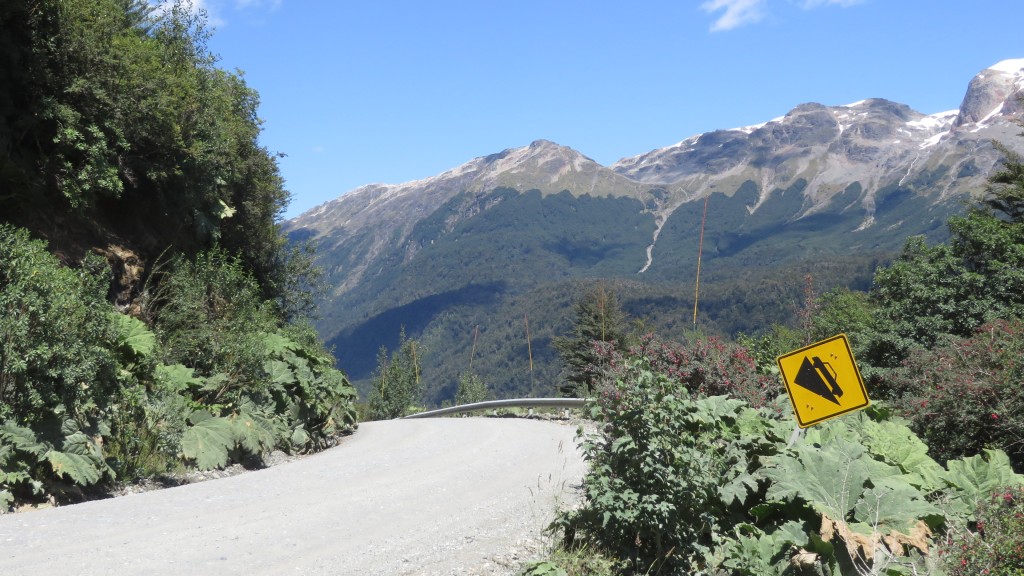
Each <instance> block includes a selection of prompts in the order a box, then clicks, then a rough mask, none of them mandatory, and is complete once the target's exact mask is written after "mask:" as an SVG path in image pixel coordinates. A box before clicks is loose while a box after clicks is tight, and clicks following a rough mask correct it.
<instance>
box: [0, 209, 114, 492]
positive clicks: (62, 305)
mask: <svg viewBox="0 0 1024 576" xmlns="http://www.w3.org/2000/svg"><path fill="white" fill-rule="evenodd" d="M104 270H105V264H104V263H103V262H102V261H101V260H98V259H95V258H88V259H87V260H86V261H85V262H84V263H83V265H82V267H81V268H78V269H71V268H65V267H63V266H61V264H60V263H59V262H58V261H57V259H56V258H54V257H53V256H52V255H50V254H49V253H48V252H47V251H46V246H45V244H44V243H43V242H40V241H35V240H31V239H30V238H29V236H28V233H27V232H26V231H24V230H19V229H14V228H11V227H9V226H7V225H2V224H0V423H2V430H0V470H3V473H2V474H0V504H8V503H9V502H10V501H11V500H12V499H13V497H14V495H15V494H21V495H25V496H35V497H44V496H46V495H49V494H51V493H52V492H53V490H54V489H55V488H54V486H55V483H57V481H58V480H60V479H61V478H64V479H66V480H70V482H71V483H72V484H78V485H89V484H95V483H96V482H99V481H100V480H101V479H103V478H109V477H112V476H113V471H112V470H111V469H110V468H109V467H108V466H107V464H106V462H105V459H104V455H103V452H102V449H101V446H102V443H101V442H98V441H97V438H98V437H100V436H102V435H105V434H107V433H109V414H110V410H111V406H112V405H114V404H115V403H116V402H117V400H118V397H119V393H118V390H119V388H118V385H119V382H118V378H119V377H120V376H121V372H122V370H120V369H119V368H120V367H119V363H118V358H117V354H116V350H115V347H116V341H115V340H116V338H115V336H116V334H117V330H116V325H115V323H114V322H112V317H113V309H112V308H111V306H110V305H109V304H107V302H106V300H105V296H106V288H107V284H108V282H109V280H108V278H107V277H106V275H105V274H104Z"/></svg>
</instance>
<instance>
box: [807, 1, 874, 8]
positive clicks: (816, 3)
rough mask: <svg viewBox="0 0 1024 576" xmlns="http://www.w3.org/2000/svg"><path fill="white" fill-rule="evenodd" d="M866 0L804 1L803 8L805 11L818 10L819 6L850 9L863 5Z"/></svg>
mask: <svg viewBox="0 0 1024 576" xmlns="http://www.w3.org/2000/svg"><path fill="white" fill-rule="evenodd" d="M863 3H864V0H803V3H802V4H801V6H802V7H803V9H804V10H810V9H812V8H817V7H818V6H840V7H842V8H849V7H850V6H856V5H857V4H863Z"/></svg>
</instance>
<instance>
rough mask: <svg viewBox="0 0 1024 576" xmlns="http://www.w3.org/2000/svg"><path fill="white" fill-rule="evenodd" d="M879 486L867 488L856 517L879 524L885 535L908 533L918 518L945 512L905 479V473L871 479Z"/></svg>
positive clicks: (861, 520)
mask: <svg viewBox="0 0 1024 576" xmlns="http://www.w3.org/2000/svg"><path fill="white" fill-rule="evenodd" d="M872 482H873V483H875V484H876V485H875V486H874V487H873V488H868V489H867V490H865V491H864V495H863V496H861V499H860V501H859V502H857V505H856V507H855V509H854V519H855V520H857V521H858V522H863V523H865V524H868V525H871V526H877V529H878V531H879V532H881V533H882V534H888V533H890V532H892V531H893V530H898V531H900V532H903V533H905V534H906V533H909V532H910V530H911V529H912V528H913V527H914V525H916V524H917V522H918V520H921V519H925V518H931V519H935V518H939V517H941V516H942V511H941V510H939V509H938V508H937V507H935V505H933V504H932V503H930V502H928V501H927V500H925V496H924V494H922V493H921V492H920V491H919V490H918V489H917V488H915V487H914V486H911V485H910V484H909V483H907V481H906V477H905V476H894V477H889V478H886V479H884V480H880V481H879V480H876V479H872Z"/></svg>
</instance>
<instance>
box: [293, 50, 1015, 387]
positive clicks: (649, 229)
mask: <svg viewBox="0 0 1024 576" xmlns="http://www.w3.org/2000/svg"><path fill="white" fill-rule="evenodd" d="M1019 64H1020V61H1016V60H1010V61H1006V62H1003V63H999V64H997V65H995V66H993V67H992V68H989V69H988V70H985V71H983V72H981V73H979V74H978V75H977V76H976V77H975V78H974V79H972V80H971V82H970V83H969V85H968V88H967V91H966V94H965V96H964V98H963V102H962V104H961V106H960V108H959V109H957V110H954V111H946V112H940V113H936V114H922V113H920V112H917V111H915V110H912V109H911V108H910V107H908V106H906V105H903V104H899V103H896V102H892V101H888V100H884V99H880V98H874V99H868V100H863V101H860V102H855V103H852V104H849V105H842V106H826V105H822V104H816V103H807V104H801V105H799V106H796V107H795V108H794V109H793V110H792V111H790V112H789V113H788V114H786V115H785V116H784V117H781V118H776V119H774V120H770V121H767V122H765V123H762V124H759V125H755V126H747V127H742V128H736V129H729V130H717V131H714V132H710V133H706V134H699V135H695V136H691V137H688V138H686V139H684V140H682V141H680V142H678V143H677V144H675V145H672V146H668V147H665V148H659V149H655V150H652V151H650V152H646V153H643V154H640V155H637V156H634V157H630V158H624V159H622V160H620V161H618V162H616V163H615V164H613V165H611V166H602V165H600V164H598V163H596V162H594V161H593V160H591V159H589V158H587V157H586V156H585V155H583V154H582V153H580V152H577V151H575V150H572V149H570V148H567V147H564V146H560V145H558V144H556V143H554V142H550V141H546V140H537V141H535V142H533V143H531V144H530V145H528V146H525V147H522V148H510V149H507V150H504V151H502V152H499V153H496V154H491V155H488V156H481V157H479V158H476V159H474V160H471V161H469V162H467V163H466V164H464V165H462V166H459V167H456V168H453V169H452V170H449V171H447V172H444V173H442V174H439V175H437V176H435V177H432V178H427V179H424V180H420V181H415V182H408V183H405V184H397V185H391V184H373V185H367V186H364V187H361V188H358V189H356V190H353V191H350V192H347V193H345V194H343V195H342V196H340V197H339V198H337V199H336V200H333V201H331V202H328V203H326V204H324V205H321V206H319V207H317V208H315V209H313V210H310V211H309V212H307V213H305V214H302V215H300V216H298V217H297V218H294V219H292V220H290V221H287V222H286V223H285V231H286V233H288V234H289V236H290V238H291V239H292V240H293V241H310V242H312V243H313V244H314V245H315V246H316V247H317V250H318V256H317V263H318V264H319V265H321V266H322V267H323V268H324V270H325V272H326V277H325V280H326V282H327V285H328V292H327V294H326V295H325V298H324V299H323V300H322V301H321V302H320V310H321V318H320V320H319V321H318V324H317V327H318V330H319V332H320V334H321V336H322V337H323V338H324V339H325V340H327V341H328V342H329V343H330V344H331V345H332V346H333V347H334V350H335V356H336V358H337V360H338V366H339V367H341V368H342V369H344V370H345V371H346V372H347V373H348V375H349V376H350V377H351V378H352V380H353V381H354V382H355V383H356V385H357V387H359V388H360V390H361V391H362V393H363V394H364V395H365V394H366V392H367V386H368V382H369V378H370V377H371V375H372V373H373V370H374V367H375V364H374V360H373V358H374V355H375V353H376V351H377V350H378V349H379V348H380V347H381V346H384V347H386V348H387V349H393V348H394V347H395V345H396V344H397V342H398V335H399V332H400V331H401V329H402V327H404V328H405V329H406V331H407V333H408V334H409V336H410V337H412V338H416V339H417V340H420V341H421V343H422V345H423V350H424V353H423V355H422V364H423V376H424V380H425V381H426V382H428V390H427V397H426V401H427V403H428V404H440V403H442V402H443V401H445V400H446V399H450V398H451V396H452V394H453V393H454V390H455V385H456V382H457V380H458V375H459V374H460V373H461V372H463V371H465V370H467V369H468V367H469V365H470V364H472V365H473V367H474V371H476V372H479V374H480V375H481V376H482V377H483V379H484V380H485V382H486V383H487V385H488V387H489V389H490V391H491V393H492V394H493V395H494V396H496V397H511V396H518V395H546V394H550V393H551V392H552V390H553V388H554V387H555V386H556V385H557V384H556V383H557V382H558V378H559V374H560V364H559V362H558V359H557V355H556V354H555V353H554V351H553V349H552V348H551V346H550V341H551V339H552V338H553V337H555V336H558V335H562V334H564V333H565V331H566V330H567V329H568V326H569V321H570V319H569V316H568V311H569V309H570V308H571V303H572V302H573V301H574V300H575V299H576V298H578V296H579V294H581V293H582V291H584V290H585V289H586V287H587V286H592V285H594V284H595V283H597V282H603V283H607V284H609V285H610V286H612V287H614V289H615V290H616V291H617V292H618V293H619V299H620V301H621V302H622V305H623V308H624V309H625V310H626V311H627V312H629V314H630V315H631V316H632V317H633V318H634V319H636V320H641V321H643V323H644V325H645V326H646V327H647V328H648V329H656V330H658V331H659V332H660V333H664V334H666V335H668V336H675V337H681V336H682V335H684V334H686V333H687V332H691V331H693V330H695V329H696V330H699V331H701V332H704V333H711V334H721V335H725V336H729V337H734V336H736V335H738V334H741V333H743V334H757V333H760V332H762V331H764V330H766V329H768V328H769V327H771V326H772V325H773V324H782V325H786V324H790V325H791V324H792V323H793V321H794V320H793V319H794V317H795V316H796V314H797V308H798V307H799V305H800V302H801V291H802V290H803V287H804V284H805V282H806V278H807V277H808V276H810V277H811V281H812V282H813V287H814V289H815V290H816V291H818V292H826V291H828V290H830V289H833V288H836V287H847V288H854V289H858V290H867V289H869V288H870V282H871V280H870V279H871V276H872V274H873V272H874V270H875V268H876V267H877V266H878V265H879V264H882V263H885V262H888V261H890V260H891V259H892V258H893V257H894V255H895V254H897V253H898V252H899V251H900V250H901V248H902V246H903V243H904V241H905V239H906V238H907V237H909V236H914V235H923V236H924V237H925V239H926V241H927V242H929V243H932V244H934V243H936V242H941V241H944V240H945V239H946V238H948V234H949V233H948V230H947V229H946V227H945V222H946V219H947V218H948V217H949V216H950V215H953V214H958V213H960V212H961V211H962V210H963V201H964V200H965V199H967V198H972V197H977V196H978V195H979V194H981V193H982V192H983V191H984V189H985V177H986V175H987V174H989V173H990V172H991V171H992V169H993V167H994V166H995V165H996V163H997V162H998V161H999V159H1000V158H1001V157H1002V153H1001V152H1000V151H999V150H998V149H997V148H996V146H995V144H994V143H996V142H1000V143H1003V144H1005V145H1007V146H1010V147H1011V148H1014V149H1024V145H1022V143H1021V140H1020V138H1018V136H1017V133H1018V132H1019V130H1020V128H1019V127H1018V126H1017V125H1016V124H1015V118H1017V114H1018V112H1019V110H1020V104H1019V102H1018V101H1017V96H1016V94H1017V93H1018V91H1019V89H1020V86H1021V83H1022V73H1021V70H1020V68H1021V67H1020V66H1019ZM705 198H706V199H707V201H708V213H707V221H706V228H705V230H704V243H703V252H702V268H701V279H700V282H701V287H702V289H701V293H700V294H699V301H700V305H699V307H698V322H697V325H696V326H694V325H693V323H692V322H690V321H688V319H690V318H691V317H692V314H693V308H694V296H695V294H694V286H695V281H696V263H697V251H698V244H699V235H700V231H701V230H700V228H701V221H702V212H703V207H704V199H705ZM527 321H528V322H529V324H530V327H531V331H532V334H531V336H530V337H531V340H532V341H530V342H528V341H527V336H526V330H525V324H526V322H527ZM474 333H476V334H478V335H479V338H477V339H474V337H473V335H474ZM474 341H476V346H474ZM531 360H532V362H531ZM531 364H532V369H531V368H530V366H531Z"/></svg>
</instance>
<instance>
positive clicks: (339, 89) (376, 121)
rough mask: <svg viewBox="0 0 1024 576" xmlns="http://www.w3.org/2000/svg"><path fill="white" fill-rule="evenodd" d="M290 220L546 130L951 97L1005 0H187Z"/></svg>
mask: <svg viewBox="0 0 1024 576" xmlns="http://www.w3.org/2000/svg"><path fill="white" fill-rule="evenodd" d="M197 4H199V5H201V6H202V7H203V8H204V9H206V10H207V12H208V13H209V18H210V21H211V23H212V24H213V25H214V27H215V33H214V36H213V38H212V39H211V41H210V49H211V50H212V51H213V52H214V53H216V54H218V55H219V56H220V59H221V60H220V65H221V66H222V67H225V68H229V69H235V68H237V69H240V70H242V71H244V73H245V78H246V81H247V82H248V83H249V85H250V86H252V87H253V88H255V89H256V90H258V91H259V92H260V95H261V100H262V104H261V107H260V116H261V117H262V118H263V119H264V120H265V125H264V132H263V136H262V142H263V144H264V145H265V146H266V147H267V148H269V149H270V150H271V151H273V152H283V153H285V154H287V157H285V158H283V159H282V160H281V162H280V166H281V170H282V173H283V175H284V177H285V179H286V181H287V187H288V189H289V190H290V191H291V193H292V195H293V198H292V204H291V206H290V208H289V210H288V212H287V213H286V217H294V216H297V215H299V214H300V213H301V212H304V211H306V210H309V209H310V208H313V207H314V206H316V205H318V204H321V203H323V202H326V201H328V200H331V199H334V198H336V197H338V196H340V195H341V194H343V193H345V192H347V191H349V190H351V189H353V188H356V187H358V186H361V185H363V184H369V183H375V182H385V183H399V182H405V181H409V180H416V179H420V178H426V177H429V176H433V175H435V174H438V173H440V172H443V171H445V170H447V169H449V168H453V167H455V166H458V165H459V164H462V163H463V162H466V161H468V160H470V159H472V158H475V157H477V156H483V155H486V154H491V153H494V152H498V151H501V150H503V149H505V148H514V147H519V146H525V145H527V144H529V143H530V142H532V141H533V140H536V139H539V138H544V139H548V140H552V141H555V142H558V143H559V144H562V145H565V146H570V147H572V148H574V149H576V150H578V151H580V152H581V153H583V154H585V155H587V156H589V157H590V158H593V159H594V160H596V161H598V162H600V163H602V164H605V165H608V164H611V163H613V162H615V161H616V160H618V159H620V158H623V157H626V156H634V155H637V154H641V153H644V152H647V151H650V150H652V149H655V148H660V147H663V146H668V145H671V144H674V143H676V142H678V141H680V140H683V139H685V138H687V137H689V136H692V135H694V134H698V133H701V132H707V131H710V130H714V129H718V128H732V127H738V126H744V125H749V124H757V123H760V122H765V121H768V120H770V119H772V118H775V117H778V116H782V115H784V114H785V113H786V112H787V111H789V110H790V109H792V108H793V107H795V106H797V105H798V104H801V103H804V102H820V103H822V104H827V105H839V104H848V103H851V102H855V101H858V100H862V99H865V98H874V97H882V98H888V99H890V100H895V101H898V102H902V103H905V104H908V105H910V106H911V107H912V108H914V109H915V110H918V111H920V112H924V113H928V114H931V113H935V112H941V111H945V110H951V109H954V108H956V107H957V106H959V104H960V100H961V99H962V98H963V95H964V92H965V90H966V88H967V83H968V82H969V81H970V79H971V78H972V77H973V76H974V75H975V74H977V73H978V72H980V71H981V70H983V69H984V68H986V67H988V66H991V65H993V64H995V63H996V62H999V61H1001V60H1005V59H1009V58H1022V57H1024V40H1022V39H1021V35H1020V29H1019V26H1020V23H1021V22H1024V2H1020V1H1019V0H972V1H971V2H964V1H961V0H675V1H661V0H657V1H655V0H634V1H633V2H623V1H622V0H619V1H616V2H610V1H604V0H590V1H583V0H546V1H544V0H517V1H503V2H495V1H491V0H474V1H468V0H466V1H463V0H435V1H433V2H421V1H412V0H409V1H398V0H374V1H372V2H363V1H350V0H202V2H197Z"/></svg>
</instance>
